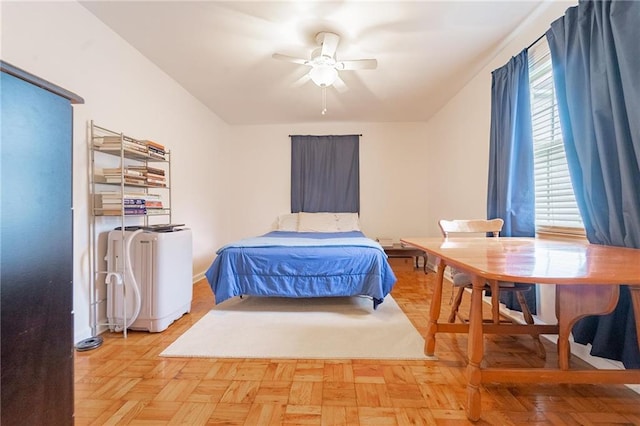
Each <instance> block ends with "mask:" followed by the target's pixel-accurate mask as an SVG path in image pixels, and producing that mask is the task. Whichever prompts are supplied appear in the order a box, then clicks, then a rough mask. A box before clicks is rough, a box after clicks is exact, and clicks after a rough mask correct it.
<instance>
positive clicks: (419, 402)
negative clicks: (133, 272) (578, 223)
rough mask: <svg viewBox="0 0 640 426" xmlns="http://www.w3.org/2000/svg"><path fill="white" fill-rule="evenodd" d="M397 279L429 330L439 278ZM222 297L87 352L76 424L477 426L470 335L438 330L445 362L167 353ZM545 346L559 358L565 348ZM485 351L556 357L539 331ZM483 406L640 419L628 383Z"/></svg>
mask: <svg viewBox="0 0 640 426" xmlns="http://www.w3.org/2000/svg"><path fill="white" fill-rule="evenodd" d="M396 275H397V276H398V282H397V284H396V286H395V288H394V290H393V292H392V295H393V297H394V298H395V300H396V301H397V302H398V304H399V305H400V306H401V307H402V309H403V310H404V312H405V313H406V314H407V316H408V317H409V318H410V319H411V321H412V322H413V324H414V325H415V327H416V328H417V329H418V330H419V331H420V333H421V334H422V335H425V334H426V327H427V319H428V313H429V300H430V296H431V288H432V282H431V281H432V280H433V278H434V276H435V274H434V273H430V274H429V275H424V274H423V272H422V271H421V270H400V268H398V272H397V273H396ZM449 297H450V289H449V288H447V289H446V290H445V294H444V297H443V299H444V300H449ZM466 299H468V298H465V300H466ZM213 305H214V303H213V295H212V292H211V290H210V288H209V286H208V285H207V283H206V282H205V281H201V282H199V283H197V284H196V285H195V287H194V301H193V305H192V311H191V313H190V314H188V315H185V316H183V317H182V318H181V319H180V320H178V321H177V322H175V323H174V324H173V325H171V326H170V327H169V329H168V330H166V331H164V332H162V333H146V332H130V333H129V336H128V338H127V339H123V337H122V334H115V333H114V334H112V333H106V334H104V335H103V336H104V338H105V341H104V344H103V345H102V346H101V347H100V348H99V349H95V350H93V351H88V352H76V355H75V420H76V422H75V423H76V425H165V424H166V425H177V424H183V425H248V426H262V425H288V426H293V425H323V426H324V425H326V426H328V425H347V426H357V425H360V426H393V425H466V424H473V423H472V422H469V421H468V420H467V419H466V416H465V411H464V404H465V401H466V388H465V383H466V379H465V365H466V362H465V353H466V345H467V339H466V336H465V335H461V334H458V335H453V334H450V335H446V334H442V335H438V343H437V347H436V354H437V355H438V357H439V360H437V361H390V360H386V361H373V360H315V359H298V360H280V359H197V358H164V357H160V356H159V354H160V352H162V351H163V350H164V349H165V348H166V347H167V346H168V345H169V344H170V343H172V342H173V341H174V340H175V339H176V338H177V337H178V336H180V335H181V334H182V333H183V332H185V331H186V330H187V329H189V327H191V325H193V324H194V323H195V322H197V321H198V319H200V318H201V317H202V316H203V315H204V314H205V313H206V312H208V310H209V309H211V307H212V306H213ZM447 311H448V309H447V306H446V304H445V306H444V307H443V316H445V315H447V314H448V312H447ZM247 326H250V324H248V325H247ZM238 332H239V333H241V332H242V330H238ZM211 338H212V339H215V336H211ZM220 344H224V342H220ZM381 344H384V342H381ZM545 345H546V346H547V353H548V356H547V360H546V362H547V363H554V362H555V361H556V358H555V356H554V354H555V345H553V344H551V343H548V342H546V343H545ZM485 348H486V353H487V356H486V360H487V362H489V363H491V364H492V365H497V364H501V365H509V364H514V365H521V366H522V365H538V366H540V365H541V363H544V362H545V361H542V360H540V359H539V358H538V357H537V356H536V355H535V352H534V350H533V343H532V341H531V338H530V337H529V336H520V337H510V336H499V337H497V336H486V337H485ZM574 362H576V361H575V360H574ZM482 405H483V411H482V419H481V420H480V421H479V422H476V423H475V424H478V425H613V424H615V425H640V395H638V394H637V393H635V392H633V391H632V390H630V389H628V388H626V387H624V386H621V385H608V386H600V385H597V386H596V385H552V384H539V385H530V384H529V385H485V386H483V388H482Z"/></svg>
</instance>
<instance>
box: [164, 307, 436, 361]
mask: <svg viewBox="0 0 640 426" xmlns="http://www.w3.org/2000/svg"><path fill="white" fill-rule="evenodd" d="M423 351H424V339H423V338H422V336H420V334H419V333H418V331H417V330H416V329H415V328H414V327H413V325H412V324H411V322H410V321H409V319H408V318H407V317H406V316H405V314H404V313H403V312H402V310H401V309H400V307H399V306H398V304H397V303H396V301H395V300H393V298H392V297H391V296H387V297H386V298H385V300H384V303H382V304H381V305H379V306H378V308H377V309H376V310H375V311H374V310H373V302H372V301H371V299H369V298H365V297H330V298H309V299H289V298H271V297H245V298H243V299H240V298H234V299H231V300H228V301H225V302H224V303H222V304H220V305H218V306H216V307H215V308H214V309H212V310H211V311H210V312H209V313H207V314H206V315H205V316H204V317H203V318H202V319H201V320H200V321H198V322H197V323H196V324H194V325H193V326H192V327H191V328H190V329H189V330H187V331H186V332H185V333H184V334H183V335H182V336H180V337H179V338H178V339H177V340H176V341H175V342H174V343H173V344H171V345H170V346H169V347H168V348H167V349H165V350H164V352H162V353H161V354H160V355H162V356H168V357H203V358H312V359H328V358H333V359H363V358H368V359H425V356H424V352H423Z"/></svg>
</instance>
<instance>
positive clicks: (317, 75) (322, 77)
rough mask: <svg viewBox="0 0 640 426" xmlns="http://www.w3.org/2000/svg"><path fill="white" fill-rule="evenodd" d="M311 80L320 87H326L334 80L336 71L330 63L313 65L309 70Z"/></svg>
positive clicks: (336, 74) (336, 75)
mask: <svg viewBox="0 0 640 426" xmlns="http://www.w3.org/2000/svg"><path fill="white" fill-rule="evenodd" d="M309 77H311V80H312V81H313V82H314V83H315V84H317V85H318V86H320V87H328V86H331V85H332V84H333V82H334V81H336V78H337V77H338V71H337V70H336V69H335V68H334V67H333V66H331V65H315V66H314V67H313V68H312V69H311V71H309Z"/></svg>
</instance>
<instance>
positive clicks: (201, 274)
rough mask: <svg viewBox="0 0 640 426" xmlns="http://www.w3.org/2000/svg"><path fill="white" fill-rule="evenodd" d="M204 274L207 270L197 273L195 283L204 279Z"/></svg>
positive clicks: (194, 278) (194, 277)
mask: <svg viewBox="0 0 640 426" xmlns="http://www.w3.org/2000/svg"><path fill="white" fill-rule="evenodd" d="M204 274H205V271H202V272H200V273H197V274H195V275H194V276H193V284H195V283H197V282H198V281H202V280H203V279H204V278H205V276H204Z"/></svg>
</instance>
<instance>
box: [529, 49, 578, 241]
mask: <svg viewBox="0 0 640 426" xmlns="http://www.w3.org/2000/svg"><path fill="white" fill-rule="evenodd" d="M529 80H530V92H531V115H532V128H533V150H534V179H535V206H536V207H535V223H536V231H537V232H538V233H553V234H573V235H575V234H577V235H584V225H583V223H582V219H581V217H580V212H579V211H578V205H577V203H576V198H575V195H574V193H573V186H572V185H571V178H570V176H569V168H568V167H567V158H566V155H565V151H564V145H563V140H562V131H561V128H560V118H559V116H558V105H557V101H556V96H555V88H554V84H553V75H552V65H551V53H550V51H549V45H548V44H547V41H546V38H544V37H543V38H542V39H541V40H540V42H538V43H536V44H535V45H534V46H533V47H531V48H530V49H529Z"/></svg>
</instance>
